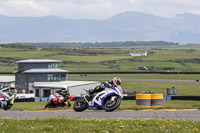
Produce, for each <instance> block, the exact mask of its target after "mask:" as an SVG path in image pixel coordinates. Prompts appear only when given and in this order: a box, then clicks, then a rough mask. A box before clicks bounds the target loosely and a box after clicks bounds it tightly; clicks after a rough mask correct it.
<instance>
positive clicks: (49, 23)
mask: <svg viewBox="0 0 200 133" xmlns="http://www.w3.org/2000/svg"><path fill="white" fill-rule="evenodd" d="M0 31H1V32H0V43H10V42H112V41H167V42H178V43H181V44H186V43H200V15H194V14H178V15H176V16H174V17H172V18H162V17H158V16H153V15H150V14H145V13H141V12H124V13H120V14H117V15H115V16H113V17H111V18H109V19H106V20H91V19H66V18H62V17H56V16H45V17H8V16H3V15H0Z"/></svg>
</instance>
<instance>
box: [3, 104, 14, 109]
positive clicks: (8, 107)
mask: <svg viewBox="0 0 200 133" xmlns="http://www.w3.org/2000/svg"><path fill="white" fill-rule="evenodd" d="M12 106H13V105H12V104H7V105H6V106H5V107H4V110H9V109H10V108H11V107H12Z"/></svg>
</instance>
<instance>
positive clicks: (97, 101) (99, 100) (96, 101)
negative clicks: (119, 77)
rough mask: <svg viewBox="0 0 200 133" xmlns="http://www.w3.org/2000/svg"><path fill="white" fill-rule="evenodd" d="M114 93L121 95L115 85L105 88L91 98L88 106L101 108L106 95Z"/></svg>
mask: <svg viewBox="0 0 200 133" xmlns="http://www.w3.org/2000/svg"><path fill="white" fill-rule="evenodd" d="M114 94H117V95H120V97H121V94H120V92H119V91H118V90H117V89H116V88H115V87H113V88H105V90H103V91H101V92H99V93H97V95H96V96H95V97H94V98H93V99H92V101H90V102H89V105H88V107H97V108H98V109H103V103H104V100H105V99H106V98H107V97H109V96H111V95H114Z"/></svg>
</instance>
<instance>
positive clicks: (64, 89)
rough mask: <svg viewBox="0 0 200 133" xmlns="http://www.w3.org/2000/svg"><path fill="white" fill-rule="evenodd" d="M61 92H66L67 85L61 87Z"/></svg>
mask: <svg viewBox="0 0 200 133" xmlns="http://www.w3.org/2000/svg"><path fill="white" fill-rule="evenodd" d="M61 91H62V92H68V91H69V90H68V87H67V85H63V87H62V89H61Z"/></svg>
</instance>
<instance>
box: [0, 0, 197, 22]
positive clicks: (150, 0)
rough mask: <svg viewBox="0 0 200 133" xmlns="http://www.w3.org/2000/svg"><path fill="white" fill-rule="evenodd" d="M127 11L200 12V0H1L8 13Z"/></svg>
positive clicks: (94, 15) (73, 15)
mask: <svg viewBox="0 0 200 133" xmlns="http://www.w3.org/2000/svg"><path fill="white" fill-rule="evenodd" d="M125 11H136V12H144V13H149V14H153V15H156V16H162V17H172V16H174V15H175V14H180V13H194V14H198V15H200V0H0V14H1V15H7V16H47V15H51V16H62V17H65V18H69V19H78V18H89V19H106V18H109V17H111V16H113V15H115V14H117V13H121V12H125Z"/></svg>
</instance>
